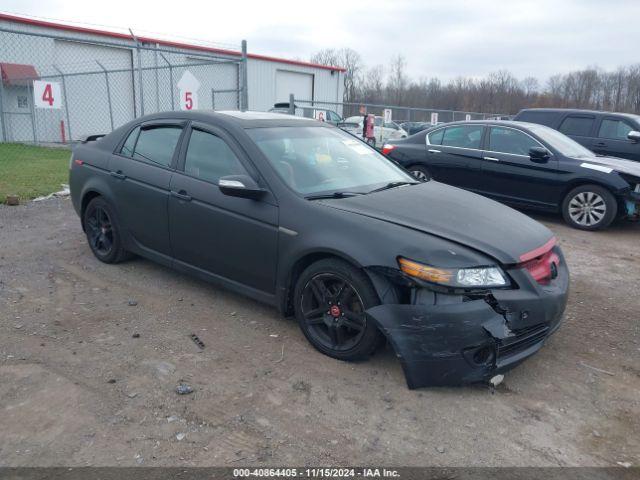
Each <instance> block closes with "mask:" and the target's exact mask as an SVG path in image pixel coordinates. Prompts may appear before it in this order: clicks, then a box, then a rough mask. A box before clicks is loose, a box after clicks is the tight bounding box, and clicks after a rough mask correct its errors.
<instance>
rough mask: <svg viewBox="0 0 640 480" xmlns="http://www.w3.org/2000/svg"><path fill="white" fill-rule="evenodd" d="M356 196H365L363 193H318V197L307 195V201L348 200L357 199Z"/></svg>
mask: <svg viewBox="0 0 640 480" xmlns="http://www.w3.org/2000/svg"><path fill="white" fill-rule="evenodd" d="M356 195H364V193H362V192H332V193H318V194H316V195H307V196H306V197H304V198H306V199H307V200H322V199H323V198H347V197H355V196H356Z"/></svg>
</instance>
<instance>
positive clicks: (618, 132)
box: [598, 118, 633, 140]
mask: <svg viewBox="0 0 640 480" xmlns="http://www.w3.org/2000/svg"><path fill="white" fill-rule="evenodd" d="M632 130H633V127H632V126H631V125H630V124H628V123H627V122H625V121H624V120H614V119H613V118H605V119H604V120H602V123H601V124H600V130H599V131H598V137H600V138H611V139H613V140H626V139H627V134H628V133H629V132H630V131H632Z"/></svg>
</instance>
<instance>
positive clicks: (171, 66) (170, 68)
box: [158, 52, 176, 110]
mask: <svg viewBox="0 0 640 480" xmlns="http://www.w3.org/2000/svg"><path fill="white" fill-rule="evenodd" d="M158 53H160V56H161V57H162V59H163V60H164V61H165V62H167V65H169V83H170V85H169V90H170V91H171V110H173V109H174V108H176V107H175V105H176V103H175V98H173V96H174V93H173V65H171V62H170V61H169V60H167V57H165V56H164V54H163V53H162V52H158Z"/></svg>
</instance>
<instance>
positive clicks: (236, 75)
mask: <svg viewBox="0 0 640 480" xmlns="http://www.w3.org/2000/svg"><path fill="white" fill-rule="evenodd" d="M122 37H125V36H122ZM238 47H240V46H238ZM220 52H221V53H218V51H215V52H212V51H210V49H201V48H198V47H195V48H193V49H190V48H186V47H181V46H180V47H173V46H172V44H168V46H167V45H164V44H162V45H161V44H158V43H150V42H146V41H140V40H138V39H137V38H136V37H135V36H134V35H133V34H132V36H131V38H126V37H125V38H115V39H113V41H111V40H109V41H106V40H102V39H99V38H98V39H97V38H96V36H95V35H91V34H84V35H83V34H82V33H76V32H72V33H69V34H68V35H67V34H66V33H65V35H52V34H45V33H41V32H40V31H37V30H36V29H33V28H29V27H25V28H22V29H21V28H17V27H15V26H14V25H12V24H10V23H7V24H2V23H0V73H1V74H2V78H1V81H0V202H1V201H3V199H4V198H3V192H4V195H6V194H7V192H9V193H10V192H11V191H12V188H13V186H12V185H11V182H15V180H11V178H14V177H15V176H16V175H17V176H18V177H25V176H27V177H28V176H29V175H30V174H29V168H36V169H37V171H38V172H39V173H46V172H49V171H51V172H54V171H55V175H53V173H52V175H53V176H54V177H55V178H56V180H52V182H54V183H55V182H57V181H58V180H57V179H62V180H64V179H65V178H66V166H65V167H63V168H62V167H61V165H62V163H64V162H66V160H65V159H68V157H69V149H70V146H71V144H73V142H77V141H79V140H81V139H82V138H83V137H84V136H86V135H94V134H106V133H109V132H111V131H112V130H114V129H116V128H118V127H119V126H121V125H123V124H125V123H127V122H129V121H130V120H133V119H135V118H137V117H140V116H142V115H145V114H150V113H154V112H162V111H168V110H181V109H182V110H185V109H186V110H190V109H214V110H239V109H243V108H246V98H247V96H246V80H245V79H246V64H247V63H246V59H247V57H246V42H243V43H242V46H241V48H238V49H237V52H235V51H231V50H229V51H228V53H226V52H227V51H226V50H220ZM239 52H241V54H239ZM47 159H48V160H47ZM25 162H26V163H25ZM36 165H37V166H36ZM11 175H13V177H11ZM31 176H32V177H33V175H31ZM3 177H4V178H3ZM24 181H25V182H27V183H28V180H27V179H26V178H25V179H24ZM63 183H66V181H65V182H63ZM58 187H59V185H53V184H52V185H51V186H50V187H47V188H49V191H54V190H55V189H59V188H58ZM50 188H54V190H50ZM13 189H14V190H17V192H15V193H16V194H21V189H20V186H19V185H17V186H15V188H13ZM45 190H46V189H45ZM37 193H38V192H33V193H26V194H21V195H22V196H24V195H26V196H27V197H32V196H33V195H35V194H37Z"/></svg>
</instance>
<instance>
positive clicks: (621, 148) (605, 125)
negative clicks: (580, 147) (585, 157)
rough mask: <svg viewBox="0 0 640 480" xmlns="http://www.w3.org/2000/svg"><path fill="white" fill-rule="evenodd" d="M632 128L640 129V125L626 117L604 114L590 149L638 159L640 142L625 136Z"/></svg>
mask: <svg viewBox="0 0 640 480" xmlns="http://www.w3.org/2000/svg"><path fill="white" fill-rule="evenodd" d="M633 130H640V126H638V125H634V123H633V122H632V121H631V120H628V119H626V118H622V117H616V116H609V115H605V116H603V117H602V120H601V121H600V125H599V126H598V133H597V138H595V139H594V141H593V146H592V147H591V149H592V150H593V151H594V152H595V153H599V154H601V155H611V156H613V157H620V158H628V159H629V160H636V161H640V143H638V142H634V141H632V140H629V139H628V138H627V134H628V133H629V132H631V131H633Z"/></svg>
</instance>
